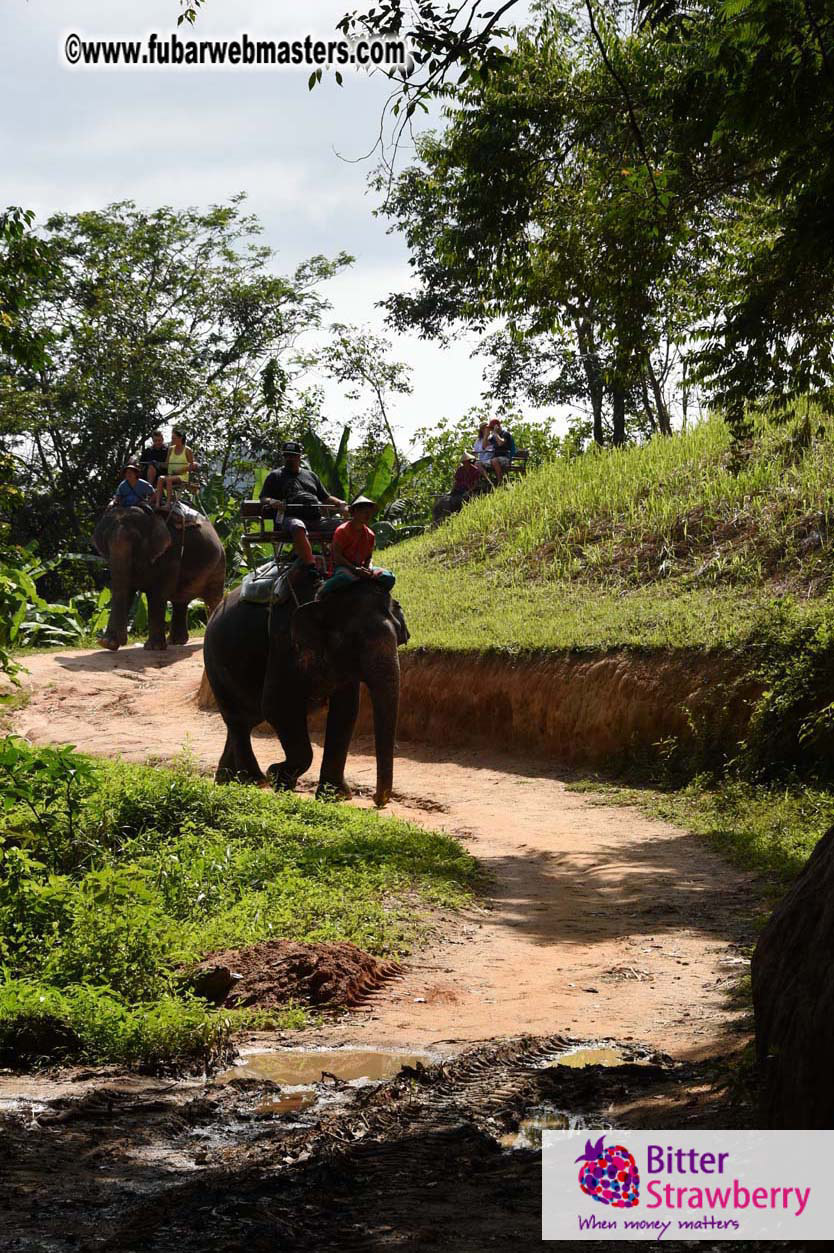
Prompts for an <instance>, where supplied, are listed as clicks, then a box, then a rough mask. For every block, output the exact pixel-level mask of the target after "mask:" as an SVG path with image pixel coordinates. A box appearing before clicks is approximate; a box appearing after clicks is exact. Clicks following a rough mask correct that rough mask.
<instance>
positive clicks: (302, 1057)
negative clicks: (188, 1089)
mask: <svg viewBox="0 0 834 1253" xmlns="http://www.w3.org/2000/svg"><path fill="white" fill-rule="evenodd" d="M437 1060H438V1059H437V1058H436V1057H432V1056H431V1055H430V1054H429V1053H394V1052H375V1051H374V1050H372V1049H331V1050H323V1049H322V1050H320V1049H280V1050H278V1051H277V1052H269V1053H248V1054H246V1055H245V1056H244V1057H243V1058H242V1059H241V1062H240V1064H239V1065H237V1066H234V1067H232V1069H231V1070H225V1071H223V1073H222V1074H220V1075H218V1076H217V1082H218V1083H224V1082H228V1081H229V1080H231V1079H241V1078H246V1079H264V1080H267V1081H268V1082H270V1083H279V1084H282V1085H286V1086H287V1087H296V1086H299V1085H308V1084H312V1083H326V1082H327V1081H328V1080H329V1081H331V1082H332V1080H333V1079H337V1080H339V1081H341V1082H343V1083H354V1082H356V1081H359V1080H366V1081H368V1082H371V1083H379V1082H381V1081H382V1080H383V1079H393V1077H394V1075H397V1074H399V1072H400V1071H401V1070H402V1068H403V1066H416V1065H417V1063H418V1062H420V1063H421V1064H422V1065H424V1066H428V1065H430V1064H431V1063H432V1062H433V1061H437Z"/></svg>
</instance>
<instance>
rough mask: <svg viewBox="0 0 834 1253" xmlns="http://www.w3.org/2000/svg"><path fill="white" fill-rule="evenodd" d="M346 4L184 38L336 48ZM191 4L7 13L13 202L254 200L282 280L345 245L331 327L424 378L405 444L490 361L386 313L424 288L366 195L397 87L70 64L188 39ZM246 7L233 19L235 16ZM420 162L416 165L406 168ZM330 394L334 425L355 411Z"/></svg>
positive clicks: (126, 1)
mask: <svg viewBox="0 0 834 1253" xmlns="http://www.w3.org/2000/svg"><path fill="white" fill-rule="evenodd" d="M348 7H349V5H348V4H347V3H346V0H304V2H303V3H298V2H297V0H234V3H233V4H229V3H228V0H206V5H205V8H204V9H203V10H202V11H201V14H200V17H199V19H198V23H197V26H196V27H195V28H194V30H193V31H191V30H190V29H189V28H187V27H181V28H180V30H179V33H180V34H181V35H183V36H184V37H190V36H191V35H193V36H194V37H201V38H210V37H232V36H235V35H239V34H240V33H242V32H244V31H245V32H247V33H248V34H249V35H250V36H251V37H252V38H254V39H257V38H275V39H292V38H298V37H303V36H304V35H306V34H311V35H313V36H318V37H325V38H327V37H332V36H333V35H334V34H335V26H336V22H337V21H338V19H339V18H340V17H341V16H342V14H343V13H344V12H345V10H346V8H348ZM178 12H179V8H178V3H177V0H0V47H1V48H2V50H3V70H2V80H0V81H2V87H3V107H2V110H0V168H2V170H3V172H4V176H5V177H4V185H3V191H2V202H3V203H4V204H21V205H23V206H25V207H28V208H31V209H33V210H34V211H35V213H36V214H37V216H38V218H39V219H41V220H42V219H43V218H44V217H45V216H46V215H48V214H49V213H51V212H53V211H55V210H59V209H60V210H63V211H67V212H76V211H79V210H82V209H91V208H101V207H103V206H104V205H107V204H109V203H112V202H113V201H116V200H125V199H130V200H135V201H136V202H137V203H138V204H139V205H140V206H142V207H144V208H154V207H156V206H158V205H160V204H166V205H173V206H174V207H185V206H189V205H197V206H205V205H208V204H216V203H221V202H223V201H224V200H227V199H228V198H229V197H230V196H232V195H234V194H235V193H237V192H239V191H245V192H246V194H247V196H248V205H247V207H248V209H249V211H251V212H252V213H254V214H255V215H256V216H257V217H258V218H259V219H260V221H261V222H262V224H263V227H264V236H263V238H264V241H265V242H266V243H268V244H269V245H270V246H271V247H272V248H273V249H274V250H275V252H276V254H277V256H276V259H275V268H276V269H277V270H278V271H279V272H282V273H289V272H291V271H292V270H293V268H294V267H295V266H296V264H297V263H298V262H299V261H301V260H302V259H303V258H305V257H307V256H311V255H313V254H316V253H324V254H325V255H333V254H335V253H337V252H339V251H341V250H343V249H344V250H346V251H347V252H349V253H351V254H352V255H353V256H355V258H356V262H355V264H354V266H353V267H352V268H351V269H350V270H348V271H347V272H345V273H343V274H342V275H341V276H339V277H338V278H336V279H335V280H333V281H332V282H331V283H329V284H328V285H327V286H326V287H325V289H324V292H325V294H326V295H327V296H328V298H329V299H330V300H331V302H332V304H333V312H332V315H331V316H332V318H333V320H338V321H343V322H350V323H357V324H361V325H365V326H370V327H372V328H373V329H375V330H376V331H377V332H382V333H386V334H388V335H389V337H390V338H391V339H392V340H393V341H394V352H395V356H396V357H397V359H399V360H403V361H406V362H408V364H409V365H410V366H411V367H412V370H413V384H414V392H413V395H411V396H408V397H403V398H398V399H397V402H396V407H395V420H396V422H397V425H398V427H399V428H400V429H401V430H402V431H403V433H404V434H406V435H409V436H410V435H411V433H412V432H413V431H414V430H416V429H417V428H418V427H420V426H430V425H432V424H433V422H435V421H436V420H437V419H439V418H441V417H444V416H445V417H450V418H453V417H456V416H459V415H460V414H462V413H463V412H464V411H465V410H467V409H468V408H470V406H472V405H474V404H477V403H478V402H479V400H480V397H481V394H482V391H483V376H482V364H481V362H480V360H479V359H478V358H475V359H474V360H473V359H472V357H471V355H470V353H471V348H472V346H473V344H474V341H473V340H469V339H467V338H465V337H458V338H456V340H455V342H454V343H453V344H451V345H450V346H449V347H442V346H440V345H438V344H436V343H432V342H427V341H421V340H419V339H418V338H417V337H416V336H401V335H395V334H394V333H393V332H391V331H388V330H386V328H385V327H384V325H383V313H382V311H381V310H379V309H376V308H375V304H376V302H378V301H380V300H382V299H384V297H385V296H386V295H388V294H389V293H390V292H392V291H397V290H405V289H407V288H408V286H409V285H410V274H409V266H408V255H407V250H406V247H405V244H404V241H403V240H402V238H401V237H399V236H398V235H392V234H388V233H387V228H388V223H387V222H386V221H385V220H384V219H382V218H375V217H374V216H373V212H372V210H373V208H374V204H375V200H374V195H373V193H371V192H368V190H367V187H366V183H367V178H368V175H369V173H370V171H371V169H372V168H373V165H374V164H375V162H374V161H373V160H361V159H360V158H362V157H363V155H364V154H366V153H367V152H368V150H369V149H370V148H371V147H372V145H373V143H374V139H375V137H376V133H377V130H378V126H379V117H380V111H381V106H382V102H383V99H384V97H385V95H386V94H387V85H386V83H385V81H384V80H383V79H382V77H381V76H377V77H368V76H367V75H364V74H362V73H360V72H352V71H346V72H345V76H344V86H343V87H342V88H339V87H338V86H337V84H336V83H335V81H334V80H333V78H332V76H327V75H325V77H324V79H323V81H322V84H321V85H320V86H318V87H317V88H316V89H315V90H313V91H312V92H311V91H309V90H308V87H307V79H308V77H309V73H310V71H309V69H308V68H299V69H295V68H289V67H281V68H275V69H251V68H246V67H238V68H227V69H223V70H202V69H197V68H188V69H186V68H179V69H167V70H159V69H129V70H128V69H124V68H122V69H112V68H109V69H101V70H94V69H83V70H82V69H72V68H70V67H69V66H67V65H66V63H65V61H64V60H63V56H62V52H61V49H62V46H63V43H64V40H65V38H66V36H67V34H68V33H70V32H74V33H77V34H78V35H80V36H81V37H82V38H84V39H88V38H98V37H100V38H137V37H140V36H144V35H145V34H147V33H148V32H149V31H151V30H156V31H158V32H159V34H160V36H163V35H165V34H167V33H168V32H169V31H171V30H173V29H174V28H175V25H176V16H177V13H178ZM230 12H233V15H234V16H233V18H232V19H230V18H229V16H228V14H229V13H230ZM401 160H402V161H403V162H405V161H406V160H407V152H406V153H405V154H404V156H403V157H402V158H401ZM350 408H351V405H350V402H348V401H346V400H345V399H344V398H343V396H342V395H341V393H340V392H339V390H338V388H337V387H335V386H329V387H328V389H327V407H326V412H327V416H328V417H329V418H330V419H331V420H333V421H335V422H337V423H340V422H341V420H342V418H343V417H344V418H347V417H348V416H349V413H350Z"/></svg>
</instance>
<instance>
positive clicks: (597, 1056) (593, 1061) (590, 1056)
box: [547, 1045, 629, 1070]
mask: <svg viewBox="0 0 834 1253" xmlns="http://www.w3.org/2000/svg"><path fill="white" fill-rule="evenodd" d="M628 1060H629V1059H628V1058H627V1057H626V1055H625V1053H624V1052H623V1051H622V1049H615V1048H610V1047H608V1046H607V1045H601V1046H600V1047H599V1048H591V1049H570V1050H569V1051H568V1052H567V1053H560V1054H559V1056H558V1057H554V1058H552V1059H551V1060H550V1061H548V1062H547V1065H548V1066H572V1067H573V1068H574V1070H582V1069H583V1068H584V1067H585V1066H622V1064H623V1062H626V1061H628Z"/></svg>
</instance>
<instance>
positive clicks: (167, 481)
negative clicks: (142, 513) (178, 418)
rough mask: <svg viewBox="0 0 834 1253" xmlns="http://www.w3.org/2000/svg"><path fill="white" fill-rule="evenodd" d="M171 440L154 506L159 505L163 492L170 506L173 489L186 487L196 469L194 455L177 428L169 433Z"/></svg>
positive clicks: (183, 434) (182, 433)
mask: <svg viewBox="0 0 834 1253" xmlns="http://www.w3.org/2000/svg"><path fill="white" fill-rule="evenodd" d="M171 440H172V443H171V445H170V447H169V449H168V458H167V460H166V462H165V473H164V474H161V475H160V476H159V482H158V484H157V488H156V498H155V501H156V504H160V503H161V501H162V492H163V490H164V491H165V492H166V493H167V503H168V504H169V505H170V504H171V497H172V495H173V491H174V488H175V487H179V486H181V485H182V486H185V487H187V486H188V483H189V480H190V478H191V475H192V474H193V473H194V471H195V470H196V469H197V463H196V461H195V460H194V453H193V452H192V451H191V449H190V448H189V447H188V446H187V445H186V442H185V433H184V432H183V431H182V430H181V429H180V428H179V427H178V426H175V427H174V428H173V430H172V431H171Z"/></svg>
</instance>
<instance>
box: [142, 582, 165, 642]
mask: <svg viewBox="0 0 834 1253" xmlns="http://www.w3.org/2000/svg"><path fill="white" fill-rule="evenodd" d="M147 597H148V638H147V639H146V640H145V648H152V649H154V650H156V651H159V652H162V651H163V650H164V649H165V648H167V647H168V645H167V644H166V642H165V605H166V601H165V598H164V597H163V595H162V593H161V592H160V591H158V590H157V589H155V588H154V589H152V590H151V591H149V592H148V593H147Z"/></svg>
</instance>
